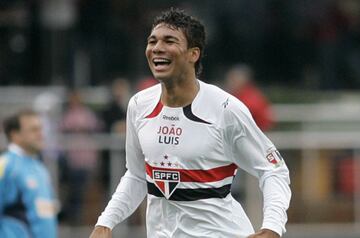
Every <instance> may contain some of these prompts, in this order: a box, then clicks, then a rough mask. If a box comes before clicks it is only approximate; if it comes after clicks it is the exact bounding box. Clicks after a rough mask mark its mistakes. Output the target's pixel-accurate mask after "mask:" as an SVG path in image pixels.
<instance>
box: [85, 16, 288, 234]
mask: <svg viewBox="0 0 360 238" xmlns="http://www.w3.org/2000/svg"><path fill="white" fill-rule="evenodd" d="M204 45H205V30H204V26H203V25H202V24H201V23H200V22H199V21H198V20H196V19H195V18H193V17H191V16H189V15H186V14H185V13H184V12H183V11H180V10H177V9H175V10H174V9H170V10H169V11H167V12H164V13H163V14H162V15H161V16H159V17H157V18H156V19H155V20H154V23H153V27H152V30H151V33H150V36H149V37H148V39H147V47H146V51H145V54H146V57H147V60H148V64H149V67H150V69H151V71H152V73H153V75H154V77H155V78H156V79H157V80H159V81H160V84H158V85H155V86H153V87H151V88H149V89H146V90H143V91H141V92H139V93H137V94H136V95H135V96H133V97H132V98H131V100H130V102H129V106H128V112H127V132H126V162H127V172H126V174H125V175H124V176H123V178H122V179H121V182H120V184H119V185H118V187H117V189H116V191H115V193H114V194H113V197H112V199H111V200H110V202H109V204H108V205H107V207H106V208H105V211H104V212H103V213H102V214H101V216H100V217H99V219H98V222H97V224H96V226H95V228H94V230H93V233H92V234H91V236H90V237H91V238H104V237H105V238H109V237H111V230H112V229H113V227H114V226H115V225H117V224H118V223H120V222H122V221H123V220H124V219H125V218H127V217H128V216H129V215H130V214H131V213H132V212H133V211H134V210H135V209H136V208H137V207H138V205H139V204H140V203H141V201H142V200H143V199H144V198H145V196H147V237H148V238H170V237H172V238H182V237H187V238H188V237H202V238H205V237H208V238H210V237H214V238H232V237H241V238H245V237H249V238H277V237H280V236H281V235H282V234H283V233H284V232H285V223H286V221H287V215H286V210H287V208H288V206H289V201H290V197H291V192H290V188H289V183H290V181H289V171H288V169H287V167H286V165H285V162H284V160H283V159H282V157H281V155H280V154H279V152H278V151H277V150H276V148H275V146H274V145H273V143H272V142H271V141H270V140H269V139H268V138H267V137H266V136H265V135H264V134H263V133H262V132H261V130H260V129H259V128H258V127H257V126H256V124H255V122H254V120H253V118H252V116H251V114H250V112H249V110H248V109H247V108H246V107H245V106H244V104H243V103H242V102H240V101H239V100H238V99H236V98H235V97H233V96H231V95H230V94H228V93H226V92H224V91H222V90H221V89H219V88H218V87H216V86H213V85H210V84H207V83H205V82H203V81H201V80H199V79H198V78H197V76H199V74H200V72H201V58H202V57H203V55H204ZM238 168H240V169H243V170H245V171H246V172H248V173H250V174H252V175H254V176H256V177H257V178H258V179H259V185H260V188H261V190H262V192H263V196H264V209H263V211H264V214H263V217H264V220H263V224H262V228H261V229H260V230H259V231H257V232H255V231H254V229H253V227H252V225H251V223H250V221H249V219H248V217H247V215H246V214H245V212H244V210H243V208H242V207H241V205H240V204H239V203H237V202H236V201H235V200H234V199H233V197H232V196H231V194H230V187H231V183H232V180H233V176H234V174H235V173H236V170H237V169H238Z"/></svg>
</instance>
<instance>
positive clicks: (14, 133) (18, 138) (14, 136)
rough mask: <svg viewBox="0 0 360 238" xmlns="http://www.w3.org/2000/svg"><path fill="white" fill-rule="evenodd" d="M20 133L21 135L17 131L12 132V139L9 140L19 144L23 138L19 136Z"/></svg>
mask: <svg viewBox="0 0 360 238" xmlns="http://www.w3.org/2000/svg"><path fill="white" fill-rule="evenodd" d="M19 133H20V131H16V130H14V131H12V132H11V133H10V138H9V139H10V141H11V142H15V143H17V142H18V141H19V140H20V138H21V136H20V135H19Z"/></svg>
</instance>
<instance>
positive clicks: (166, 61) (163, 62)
mask: <svg viewBox="0 0 360 238" xmlns="http://www.w3.org/2000/svg"><path fill="white" fill-rule="evenodd" d="M153 63H154V65H155V67H157V66H167V65H169V64H171V60H169V59H166V58H155V59H153Z"/></svg>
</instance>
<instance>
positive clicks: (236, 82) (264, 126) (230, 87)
mask: <svg viewBox="0 0 360 238" xmlns="http://www.w3.org/2000/svg"><path fill="white" fill-rule="evenodd" d="M225 90H226V91H227V92H229V93H230V94H232V95H233V96H235V97H236V98H237V99H239V100H240V101H241V102H242V103H244V104H245V105H246V106H247V108H248V109H249V111H250V113H251V115H252V117H253V118H254V120H255V122H256V124H257V126H258V127H259V128H260V129H261V130H262V131H267V130H269V129H271V128H272V127H273V126H274V118H273V111H272V108H271V105H270V103H269V101H268V100H267V99H266V97H265V96H264V94H263V93H262V92H261V91H260V89H259V88H258V87H257V86H256V84H255V82H254V73H253V71H252V69H251V67H250V66H248V65H246V64H238V65H235V66H233V67H231V68H230V69H229V71H228V72H227V73H226V77H225Z"/></svg>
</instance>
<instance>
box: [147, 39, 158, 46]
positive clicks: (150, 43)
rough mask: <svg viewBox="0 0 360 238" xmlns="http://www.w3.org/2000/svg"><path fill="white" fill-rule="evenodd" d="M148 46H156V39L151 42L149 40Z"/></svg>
mask: <svg viewBox="0 0 360 238" xmlns="http://www.w3.org/2000/svg"><path fill="white" fill-rule="evenodd" d="M147 43H148V45H154V44H156V40H154V39H151V40H148V42H147Z"/></svg>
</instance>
